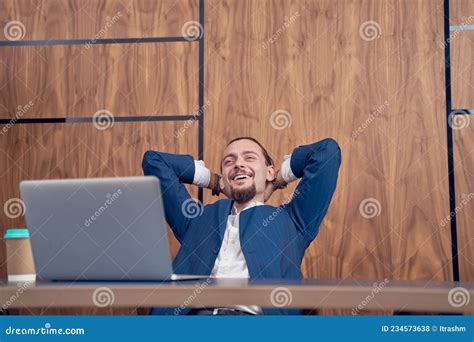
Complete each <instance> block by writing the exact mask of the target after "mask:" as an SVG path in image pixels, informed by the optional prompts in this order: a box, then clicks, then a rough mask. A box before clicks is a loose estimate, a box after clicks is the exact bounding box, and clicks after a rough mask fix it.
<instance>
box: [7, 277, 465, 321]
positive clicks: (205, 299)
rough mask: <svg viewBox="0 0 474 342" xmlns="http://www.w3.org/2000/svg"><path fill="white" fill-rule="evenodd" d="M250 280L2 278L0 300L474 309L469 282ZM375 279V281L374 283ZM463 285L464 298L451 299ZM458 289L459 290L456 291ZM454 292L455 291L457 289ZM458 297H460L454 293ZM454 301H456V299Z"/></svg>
mask: <svg viewBox="0 0 474 342" xmlns="http://www.w3.org/2000/svg"><path fill="white" fill-rule="evenodd" d="M378 284H379V286H378V288H379V289H380V290H379V291H377V292H376V293H374V289H375V288H376V287H377V286H374V282H373V281H369V282H368V281H360V282H359V281H353V280H351V281H324V280H312V279H311V280H302V281H294V282H291V281H277V282H269V281H252V282H250V283H249V282H248V281H247V280H243V279H219V280H217V279H207V280H201V281H182V282H37V283H33V284H31V285H28V284H27V283H1V284H0V305H4V306H5V304H8V305H6V306H7V307H8V308H22V307H32V308H33V307H94V306H99V307H180V306H185V307H223V306H228V305H232V304H243V305H259V306H261V307H269V308H271V307H292V308H303V309H315V308H348V309H351V308H352V309H354V308H357V307H359V306H361V305H362V306H363V308H364V309H376V310H381V309H382V310H404V311H423V312H427V311H430V312H459V313H461V312H467V311H474V283H458V282H456V283H455V282H446V283H435V282H428V281H426V282H423V281H388V282H387V283H386V284H385V285H384V286H383V287H381V286H380V284H381V282H378ZM376 285H377V284H376ZM456 287H462V288H463V289H464V290H462V292H463V293H462V294H461V295H464V296H465V297H466V296H467V297H469V301H468V302H467V304H465V305H463V306H461V307H455V306H453V305H451V304H450V302H449V300H448V298H449V292H450V290H451V289H453V288H456ZM459 293H460V292H459ZM458 296H459V294H458ZM458 299H459V297H458ZM458 302H459V301H458Z"/></svg>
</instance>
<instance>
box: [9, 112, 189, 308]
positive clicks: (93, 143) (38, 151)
mask: <svg viewBox="0 0 474 342" xmlns="http://www.w3.org/2000/svg"><path fill="white" fill-rule="evenodd" d="M177 132H181V134H177ZM196 141H197V126H196V124H194V123H191V122H186V121H175V122H137V123H132V122H125V123H123V122H116V123H115V124H114V125H113V127H112V128H109V129H106V130H98V129H96V128H95V127H94V125H93V124H90V123H74V124H17V125H15V126H13V127H11V128H10V129H9V130H8V131H7V132H6V133H5V134H2V135H0V165H1V166H2V173H1V175H0V181H1V182H2V184H3V185H2V188H1V192H0V203H2V208H3V204H4V203H5V202H6V201H7V200H8V199H10V198H19V197H20V194H19V188H18V184H19V182H20V181H21V180H26V179H61V178H81V177H120V176H137V175H143V172H142V169H141V161H142V156H143V153H144V152H145V151H146V150H148V149H154V150H160V151H166V152H170V153H189V154H192V155H194V156H196V157H197V152H198V151H197V147H196V146H197V145H196V143H195V142H196ZM189 189H190V192H191V195H192V196H193V197H197V189H196V188H195V187H190V188H189ZM0 224H1V232H0V233H1V234H2V236H3V233H4V232H5V230H6V229H8V228H18V227H25V221H24V217H23V216H20V217H18V218H10V217H7V216H6V213H5V211H4V210H2V211H1V213H0ZM169 236H170V245H171V251H172V255H173V256H174V255H175V254H176V251H177V249H178V247H179V245H178V242H177V240H176V239H174V237H173V236H172V235H171V234H169ZM0 241H1V243H0V275H1V278H3V279H5V278H6V265H5V247H4V242H3V240H0ZM31 312H33V311H31ZM34 312H38V311H34ZM44 312H46V313H52V314H54V313H63V314H64V313H70V312H81V313H92V312H93V313H104V314H105V313H108V312H109V311H107V310H105V311H104V310H102V311H96V310H95V309H94V310H92V309H87V310H86V311H74V310H72V311H71V310H69V311H68V310H66V311H56V310H55V309H54V310H49V311H44ZM114 312H115V311H114ZM115 313H126V312H125V311H121V310H119V311H117V312H115Z"/></svg>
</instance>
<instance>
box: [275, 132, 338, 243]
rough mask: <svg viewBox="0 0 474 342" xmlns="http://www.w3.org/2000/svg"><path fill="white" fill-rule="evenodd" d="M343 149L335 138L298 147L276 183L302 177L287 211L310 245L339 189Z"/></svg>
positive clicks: (285, 164) (283, 165)
mask: <svg viewBox="0 0 474 342" xmlns="http://www.w3.org/2000/svg"><path fill="white" fill-rule="evenodd" d="M340 165H341V149H340V148H339V145H338V144H337V142H336V141H335V140H333V139H330V138H328V139H324V140H321V141H318V142H315V143H313V144H310V145H304V146H299V147H297V148H295V149H294V150H293V152H292V154H291V157H290V158H289V159H287V160H286V161H285V162H284V163H283V164H282V168H281V170H280V172H279V174H278V177H277V181H281V180H283V181H284V182H286V183H289V182H290V181H292V180H294V179H296V178H301V181H300V183H299V184H298V186H297V187H296V190H295V192H294V194H293V198H292V200H291V202H290V203H288V205H286V206H285V209H286V210H287V211H288V213H289V215H290V217H291V219H292V220H293V222H294V223H295V225H296V228H297V229H298V231H299V233H300V234H301V236H302V238H303V240H304V241H305V242H306V243H307V244H308V245H309V244H310V243H311V241H313V240H314V238H315V237H316V235H317V234H318V231H319V226H320V224H321V221H322V220H323V218H324V216H325V215H326V212H327V210H328V208H329V204H330V203H331V199H332V196H333V194H334V191H335V189H336V183H337V177H338V172H339V167H340Z"/></svg>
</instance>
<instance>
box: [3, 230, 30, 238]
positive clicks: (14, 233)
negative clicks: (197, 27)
mask: <svg viewBox="0 0 474 342" xmlns="http://www.w3.org/2000/svg"><path fill="white" fill-rule="evenodd" d="M3 238H4V239H29V238H30V233H29V232H28V229H27V228H16V229H8V230H7V232H6V233H5V235H4V236H3Z"/></svg>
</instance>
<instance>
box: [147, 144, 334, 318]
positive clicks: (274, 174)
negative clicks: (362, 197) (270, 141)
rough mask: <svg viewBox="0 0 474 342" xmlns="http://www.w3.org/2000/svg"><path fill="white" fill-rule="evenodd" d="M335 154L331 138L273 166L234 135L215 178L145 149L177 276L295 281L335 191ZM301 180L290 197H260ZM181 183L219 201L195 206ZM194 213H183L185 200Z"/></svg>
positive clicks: (245, 310)
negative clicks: (176, 246) (173, 245)
mask: <svg viewBox="0 0 474 342" xmlns="http://www.w3.org/2000/svg"><path fill="white" fill-rule="evenodd" d="M340 164H341V152H340V148H339V146H338V144H337V143H336V141H334V140H333V139H324V140H321V141H318V142H316V143H313V144H310V145H304V146H299V147H297V148H295V149H294V150H293V152H292V153H291V155H290V156H289V157H288V158H286V160H285V161H284V162H283V163H282V165H281V168H280V169H279V170H276V169H275V166H274V163H273V160H272V159H271V158H270V156H269V154H268V152H267V150H266V149H265V148H264V147H263V146H262V144H260V143H259V142H258V141H257V140H255V139H254V138H250V137H240V138H236V139H234V140H231V141H230V142H229V143H228V145H227V147H226V148H225V150H224V153H223V158H222V161H221V173H222V176H219V175H217V174H215V173H211V171H210V170H209V169H207V168H206V167H205V165H204V162H202V161H195V160H193V158H192V156H190V155H176V154H168V153H162V152H155V151H147V152H146V153H145V155H144V158H143V164H142V166H143V171H144V173H145V175H154V176H156V177H158V178H159V179H160V182H161V190H162V194H163V203H164V208H165V216H166V220H167V222H168V224H169V225H170V227H171V229H172V230H173V233H174V235H175V236H176V238H177V239H178V240H179V242H180V243H181V247H180V250H179V252H178V255H177V256H176V258H175V260H174V263H173V267H174V272H175V273H177V274H209V275H211V276H214V277H218V278H219V277H222V278H231V277H237V278H250V279H301V278H302V273H301V261H302V259H303V256H304V253H305V250H306V248H307V247H308V246H309V245H310V243H311V242H312V241H313V240H314V238H315V237H316V235H317V233H318V230H319V226H320V224H321V221H322V220H323V218H324V216H325V214H326V212H327V210H328V207H329V203H330V202H331V198H332V196H333V193H334V190H335V188H336V182H337V177H338V172H339V166H340ZM298 178H301V180H300V182H299V184H298V186H297V188H296V190H295V192H294V194H293V196H292V198H291V200H290V201H289V202H288V203H285V204H283V205H281V206H280V207H278V208H276V207H273V206H269V205H265V204H264V202H265V201H266V200H267V199H268V198H269V197H270V196H271V194H272V193H273V191H275V190H276V189H282V188H285V187H286V186H287V184H288V183H290V182H292V181H294V180H296V179H298ZM182 183H187V184H195V185H198V186H200V187H206V188H209V189H211V190H212V193H213V195H219V193H220V192H223V193H224V194H225V195H226V196H227V197H228V198H229V199H222V200H219V201H217V202H214V203H212V204H208V205H206V206H204V207H197V206H196V204H195V202H194V201H193V200H192V199H191V198H190V195H189V193H188V192H187V190H186V188H185V187H184V185H183V184H182ZM190 204H191V205H193V206H194V208H192V209H193V210H189V205H190ZM177 312H178V313H179V314H197V315H200V314H221V315H246V314H299V313H301V310H297V309H276V308H272V309H266V308H260V307H257V306H240V305H238V306H231V307H228V308H209V309H192V310H190V309H189V308H185V309H184V310H181V309H180V310H178V311H176V310H173V309H154V310H153V312H152V313H153V314H167V313H175V314H176V313H177Z"/></svg>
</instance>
